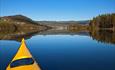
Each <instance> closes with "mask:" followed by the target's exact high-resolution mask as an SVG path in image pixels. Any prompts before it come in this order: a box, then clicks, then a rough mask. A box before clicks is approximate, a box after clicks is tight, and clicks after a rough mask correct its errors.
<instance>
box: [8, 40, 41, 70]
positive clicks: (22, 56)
mask: <svg viewBox="0 0 115 70" xmlns="http://www.w3.org/2000/svg"><path fill="white" fill-rule="evenodd" d="M6 70H41V69H40V67H39V65H38V64H37V63H36V61H35V60H34V58H33V57H32V55H31V53H30V52H29V50H28V48H27V47H26V44H25V41H24V39H22V42H21V46H20V48H19V49H18V51H17V53H16V55H15V56H14V58H13V60H12V61H11V62H10V64H9V65H8V67H7V68H6Z"/></svg>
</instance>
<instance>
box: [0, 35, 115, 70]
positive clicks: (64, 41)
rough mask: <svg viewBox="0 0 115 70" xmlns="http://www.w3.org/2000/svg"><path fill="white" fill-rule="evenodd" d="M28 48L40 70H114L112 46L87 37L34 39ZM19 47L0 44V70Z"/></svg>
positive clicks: (14, 43)
mask: <svg viewBox="0 0 115 70" xmlns="http://www.w3.org/2000/svg"><path fill="white" fill-rule="evenodd" d="M26 43H27V47H28V48H29V50H30V52H31V53H32V55H33V57H34V58H35V59H36V61H37V62H38V63H39V64H40V66H41V68H42V70H115V44H113V43H107V42H99V41H97V40H95V39H93V38H92V37H91V36H88V35H77V34H76V35H69V34H68V35H67V34H63V35H61V34H59V35H39V34H37V35H34V36H32V37H31V38H30V39H27V40H26ZM19 46H20V42H19V41H15V40H0V70H5V68H6V67H7V65H8V63H9V62H10V61H11V60H12V58H13V56H14V55H15V53H16V52H17V50H18V48H19Z"/></svg>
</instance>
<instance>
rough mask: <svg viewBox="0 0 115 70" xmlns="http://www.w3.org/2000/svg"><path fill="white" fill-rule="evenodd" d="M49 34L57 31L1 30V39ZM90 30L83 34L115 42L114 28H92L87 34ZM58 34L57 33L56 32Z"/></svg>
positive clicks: (101, 40) (17, 39)
mask: <svg viewBox="0 0 115 70" xmlns="http://www.w3.org/2000/svg"><path fill="white" fill-rule="evenodd" d="M44 32H45V34H46V35H49V34H53V35H54V33H55V32H53V31H51V33H50V32H48V31H47V30H45V31H39V30H23V31H8V30H7V31H0V40H16V41H21V39H22V38H25V39H30V38H31V37H32V36H34V35H39V34H40V35H42V34H44ZM80 32H83V31H82V30H81V31H74V32H73V31H71V32H70V30H69V32H63V33H64V34H67V35H71V34H72V33H73V34H74V35H82V33H80ZM88 32H89V31H88V30H87V31H85V32H83V35H86V36H88V35H90V36H91V37H92V38H93V39H95V40H97V41H99V42H105V43H112V44H115V31H114V30H101V29H100V30H91V31H90V32H89V34H88V35H87V34H85V33H88ZM63 33H62V32H60V33H58V34H63ZM79 33H80V34H79ZM55 35H56V34H55Z"/></svg>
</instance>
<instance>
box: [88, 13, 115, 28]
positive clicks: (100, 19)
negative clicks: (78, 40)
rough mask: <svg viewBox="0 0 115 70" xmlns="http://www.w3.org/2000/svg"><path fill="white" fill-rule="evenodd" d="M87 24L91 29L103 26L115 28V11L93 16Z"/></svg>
mask: <svg viewBox="0 0 115 70" xmlns="http://www.w3.org/2000/svg"><path fill="white" fill-rule="evenodd" d="M89 25H90V27H91V28H93V29H103V28H104V29H105V28H109V29H110V28H111V29H115V13H112V14H103V15H99V16H97V17H94V18H93V20H91V22H90V24H89Z"/></svg>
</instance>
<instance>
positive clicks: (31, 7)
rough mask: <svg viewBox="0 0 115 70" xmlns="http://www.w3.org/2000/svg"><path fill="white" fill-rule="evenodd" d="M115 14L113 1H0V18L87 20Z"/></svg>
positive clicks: (114, 1)
mask: <svg viewBox="0 0 115 70" xmlns="http://www.w3.org/2000/svg"><path fill="white" fill-rule="evenodd" d="M105 13H115V0H0V16H8V15H16V14H22V15H25V16H28V17H30V18H32V19H33V20H53V21H55V20H56V21H64V20H65V21H69V20H88V19H91V18H92V17H94V16H97V15H99V14H105Z"/></svg>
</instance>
